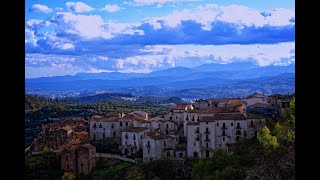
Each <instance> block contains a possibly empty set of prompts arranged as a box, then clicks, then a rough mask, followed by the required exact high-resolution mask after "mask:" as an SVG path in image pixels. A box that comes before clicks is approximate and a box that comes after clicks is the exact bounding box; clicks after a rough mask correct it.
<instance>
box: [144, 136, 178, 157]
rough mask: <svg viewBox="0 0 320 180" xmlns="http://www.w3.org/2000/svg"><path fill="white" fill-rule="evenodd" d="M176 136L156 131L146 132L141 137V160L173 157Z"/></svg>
mask: <svg viewBox="0 0 320 180" xmlns="http://www.w3.org/2000/svg"><path fill="white" fill-rule="evenodd" d="M176 142H177V138H176V137H175V136H174V135H165V134H163V133H158V132H149V133H146V136H145V138H144V139H143V162H149V161H152V160H156V159H160V158H163V157H174V149H175V146H176Z"/></svg>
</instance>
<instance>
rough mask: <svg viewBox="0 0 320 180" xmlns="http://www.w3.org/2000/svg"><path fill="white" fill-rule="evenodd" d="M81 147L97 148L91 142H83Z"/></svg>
mask: <svg viewBox="0 0 320 180" xmlns="http://www.w3.org/2000/svg"><path fill="white" fill-rule="evenodd" d="M79 147H85V148H88V149H95V148H96V147H95V146H94V145H92V144H89V143H87V144H81V145H80V146H79ZM79 147H78V148H79Z"/></svg>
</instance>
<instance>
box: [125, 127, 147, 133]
mask: <svg viewBox="0 0 320 180" xmlns="http://www.w3.org/2000/svg"><path fill="white" fill-rule="evenodd" d="M147 129H149V128H146V127H128V128H126V129H125V130H124V131H122V132H134V133H139V132H142V131H144V130H147Z"/></svg>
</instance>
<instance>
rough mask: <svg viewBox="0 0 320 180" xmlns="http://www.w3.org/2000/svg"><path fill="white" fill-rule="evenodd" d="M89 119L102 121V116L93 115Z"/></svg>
mask: <svg viewBox="0 0 320 180" xmlns="http://www.w3.org/2000/svg"><path fill="white" fill-rule="evenodd" d="M91 119H93V120H96V119H102V116H98V115H93V116H92V118H91Z"/></svg>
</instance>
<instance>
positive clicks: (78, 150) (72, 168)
mask: <svg viewBox="0 0 320 180" xmlns="http://www.w3.org/2000/svg"><path fill="white" fill-rule="evenodd" d="M95 164H96V147H95V146H93V145H91V144H77V145H70V146H68V145H67V146H65V148H64V149H63V150H62V151H61V169H62V170H63V171H64V172H72V173H75V174H77V175H82V174H83V175H86V174H89V173H90V172H91V170H92V168H93V167H95Z"/></svg>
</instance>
